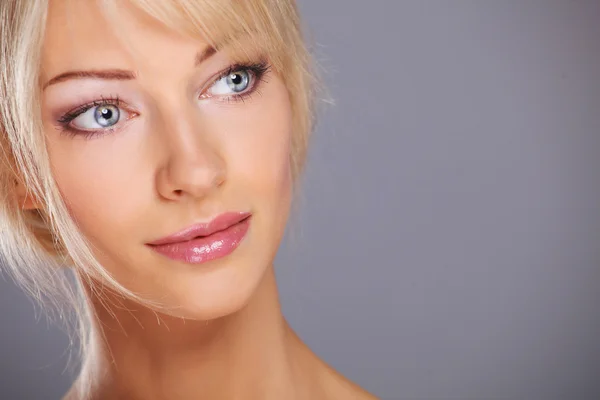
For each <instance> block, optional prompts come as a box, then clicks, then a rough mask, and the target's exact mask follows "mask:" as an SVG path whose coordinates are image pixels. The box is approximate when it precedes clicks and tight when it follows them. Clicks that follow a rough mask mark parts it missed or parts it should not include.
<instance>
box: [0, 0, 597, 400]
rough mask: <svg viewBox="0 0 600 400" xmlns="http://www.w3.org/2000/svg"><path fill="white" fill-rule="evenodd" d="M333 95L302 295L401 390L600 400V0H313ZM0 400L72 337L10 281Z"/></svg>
mask: <svg viewBox="0 0 600 400" xmlns="http://www.w3.org/2000/svg"><path fill="white" fill-rule="evenodd" d="M299 3H300V6H301V10H302V12H303V14H304V17H305V21H306V24H307V25H308V26H309V28H310V30H311V32H312V41H313V42H314V43H315V46H314V47H315V48H314V50H315V53H316V54H317V57H318V59H319V60H320V62H321V65H322V66H323V68H324V69H325V70H326V71H327V73H326V74H325V81H326V83H327V85H328V86H329V90H330V92H331V97H333V98H334V99H335V101H336V105H335V106H334V107H325V109H324V112H323V113H322V116H321V118H320V125H319V128H318V129H317V132H316V134H315V136H314V141H313V146H312V153H311V155H310V158H309V164H308V169H307V171H306V176H305V184H304V191H303V198H302V201H301V203H300V209H299V212H298V214H297V215H296V217H295V218H294V223H293V224H292V225H291V226H290V228H291V229H290V231H289V232H288V235H287V239H286V241H285V244H284V245H283V247H282V250H281V252H280V254H279V255H278V268H279V280H280V288H281V292H282V300H283V305H284V312H285V314H286V315H287V317H288V318H289V320H290V321H291V323H292V325H293V326H294V327H295V328H296V329H297V331H298V332H299V334H300V335H301V336H302V337H303V338H304V339H305V340H306V341H307V343H308V344H309V345H310V346H311V347H312V348H313V349H314V350H315V351H316V352H317V353H318V354H320V355H321V356H322V357H323V358H324V359H325V360H326V361H328V362H329V363H331V364H332V365H333V366H334V367H335V368H337V369H338V370H340V371H341V372H342V373H344V374H346V375H347V376H348V377H350V378H351V379H354V380H355V381H357V382H358V383H359V384H361V385H362V386H364V387H365V388H367V389H369V390H371V391H373V392H374V393H375V394H377V395H379V396H381V397H382V398H384V399H532V400H534V399H540V400H546V399H548V400H550V399H590V400H591V399H600V311H598V306H599V305H600V250H599V249H600V247H599V244H600V180H599V178H598V169H599V167H600V157H598V153H599V152H600V2H598V1H592V0H590V1H568V0H564V1H550V0H545V1H543V0H539V1H517V0H515V1H492V0H489V1H484V0H481V1H474V0H473V1H467V0H464V1H462V0H454V1H450V0H444V1H442V0H439V1H424V0H415V1H407V0H405V1H392V0H387V1H383V0H379V1H375V0H371V1H348V0H329V1H325V0H320V1H317V0H310V1H309V0H299ZM0 317H1V322H0V324H1V325H0V380H1V382H0V383H1V384H0V398H1V399H57V398H59V397H60V395H61V394H62V393H63V392H64V391H65V390H66V389H67V387H68V386H69V382H70V379H71V375H70V374H69V373H68V372H67V373H62V371H63V367H64V364H65V361H66V357H65V351H66V348H67V346H68V342H67V339H66V336H65V335H63V334H62V333H61V332H60V331H58V330H57V329H56V328H54V327H53V326H48V325H47V323H46V322H45V320H44V319H41V320H40V322H38V323H36V322H35V317H34V312H33V307H32V305H31V304H30V303H29V302H28V301H27V300H26V298H25V297H24V296H23V295H22V294H21V293H20V292H19V291H18V289H16V288H15V287H14V286H12V285H11V284H10V283H8V282H4V281H0Z"/></svg>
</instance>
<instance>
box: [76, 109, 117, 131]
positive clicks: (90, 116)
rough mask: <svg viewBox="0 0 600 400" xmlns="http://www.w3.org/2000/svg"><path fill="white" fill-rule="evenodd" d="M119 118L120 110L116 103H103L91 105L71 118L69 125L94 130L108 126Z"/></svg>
mask: <svg viewBox="0 0 600 400" xmlns="http://www.w3.org/2000/svg"><path fill="white" fill-rule="evenodd" d="M120 119H121V110H120V109H119V107H117V106H116V105H112V104H104V105H98V106H94V107H91V108H90V109H88V110H87V111H85V112H83V113H81V114H80V115H78V116H77V117H75V118H73V119H72V121H71V123H70V124H71V125H72V126H73V127H74V128H75V129H80V130H84V131H85V130H87V131H90V130H96V129H104V128H110V127H112V126H114V125H116V124H117V123H118V122H119V121H120Z"/></svg>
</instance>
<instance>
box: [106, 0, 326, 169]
mask: <svg viewBox="0 0 600 400" xmlns="http://www.w3.org/2000/svg"><path fill="white" fill-rule="evenodd" d="M101 1H103V2H104V5H106V6H108V9H112V11H111V15H114V16H117V15H118V13H115V11H116V10H115V6H116V4H117V0H101ZM130 2H131V4H133V5H134V6H135V7H137V8H138V9H140V10H141V11H143V12H144V13H146V14H147V15H148V16H149V17H150V18H152V19H153V20H155V21H158V22H159V23H161V24H163V25H164V26H166V27H168V28H170V29H172V30H174V31H176V32H179V33H181V34H184V35H188V36H191V37H195V38H198V39H200V40H202V41H205V42H206V43H207V44H209V45H210V46H212V47H213V48H215V49H223V50H224V51H226V52H227V54H228V55H229V56H230V57H231V58H232V59H233V60H235V61H237V62H244V61H256V57H257V56H266V57H267V58H268V60H269V62H270V64H271V66H272V67H273V69H274V70H275V72H277V73H278V74H279V75H280V76H281V78H282V80H283V81H284V83H285V85H286V87H287V89H288V92H289V95H290V101H291V105H292V112H293V119H294V134H293V135H292V143H291V147H292V154H291V158H290V163H291V169H292V175H293V177H294V180H296V178H297V177H298V176H299V175H300V174H301V172H302V170H303V167H304V161H305V158H306V151H307V146H308V139H309V136H310V133H311V132H312V129H313V124H314V118H313V114H314V97H315V89H316V88H317V80H316V77H315V73H314V70H313V66H312V59H311V57H310V55H309V52H308V50H307V48H306V45H305V42H304V38H303V36H302V29H301V24H300V17H299V15H298V10H297V7H296V3H295V1H293V0H203V1H200V0H171V1H164V0H130Z"/></svg>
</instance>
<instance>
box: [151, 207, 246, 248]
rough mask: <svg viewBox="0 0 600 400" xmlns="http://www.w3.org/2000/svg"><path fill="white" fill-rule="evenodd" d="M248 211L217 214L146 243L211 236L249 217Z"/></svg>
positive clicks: (173, 241) (179, 240)
mask: <svg viewBox="0 0 600 400" xmlns="http://www.w3.org/2000/svg"><path fill="white" fill-rule="evenodd" d="M250 215H251V214H250V213H248V212H228V213H223V214H220V215H218V216H217V217H215V218H213V219H212V220H211V221H209V222H201V223H197V224H194V225H191V226H189V227H187V228H184V229H182V230H180V231H179V232H176V233H174V234H171V235H169V236H165V237H163V238H160V239H158V240H154V241H152V242H150V243H148V245H150V246H160V245H165V244H173V243H180V242H187V241H190V240H192V239H197V238H203V237H208V236H211V235H213V234H215V233H217V232H221V231H224V230H226V229H228V228H230V227H232V226H234V225H236V224H239V223H240V222H242V221H244V220H246V219H248V218H250Z"/></svg>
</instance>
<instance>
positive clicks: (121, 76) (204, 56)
mask: <svg viewBox="0 0 600 400" xmlns="http://www.w3.org/2000/svg"><path fill="white" fill-rule="evenodd" d="M216 53H217V49H216V48H214V47H212V46H207V47H206V48H204V49H203V50H202V51H199V52H198V53H197V54H196V57H195V62H194V67H198V66H199V65H200V64H202V63H203V62H204V61H206V60H208V59H209V58H210V57H212V56H214V55H215V54H216ZM135 78H136V75H135V73H134V72H132V71H127V70H124V69H105V70H85V71H67V72H63V73H62V74H59V75H57V76H55V77H54V78H52V79H50V80H49V81H48V82H46V83H45V84H44V85H43V86H42V90H45V89H46V88H47V87H48V86H50V85H54V84H57V83H59V82H64V81H68V80H71V79H103V80H112V81H115V80H116V81H125V80H132V79H135Z"/></svg>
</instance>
